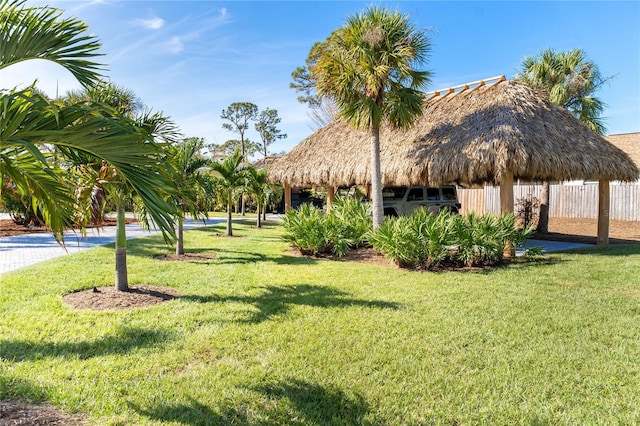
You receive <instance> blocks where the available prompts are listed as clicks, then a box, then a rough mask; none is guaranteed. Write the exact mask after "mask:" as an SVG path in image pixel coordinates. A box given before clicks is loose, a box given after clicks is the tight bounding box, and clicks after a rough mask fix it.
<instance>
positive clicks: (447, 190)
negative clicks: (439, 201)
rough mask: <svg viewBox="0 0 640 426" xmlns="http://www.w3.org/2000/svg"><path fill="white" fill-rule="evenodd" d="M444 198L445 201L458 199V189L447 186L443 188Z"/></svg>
mask: <svg viewBox="0 0 640 426" xmlns="http://www.w3.org/2000/svg"><path fill="white" fill-rule="evenodd" d="M442 198H443V199H445V200H455V199H456V189H455V188H453V187H451V186H445V187H443V188H442Z"/></svg>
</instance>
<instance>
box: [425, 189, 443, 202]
mask: <svg viewBox="0 0 640 426" xmlns="http://www.w3.org/2000/svg"><path fill="white" fill-rule="evenodd" d="M439 199H440V189H438V188H427V200H429V201H438V200H439Z"/></svg>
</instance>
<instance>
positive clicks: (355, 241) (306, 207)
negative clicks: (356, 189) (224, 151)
mask: <svg viewBox="0 0 640 426" xmlns="http://www.w3.org/2000/svg"><path fill="white" fill-rule="evenodd" d="M283 225H284V228H285V230H286V234H285V235H284V239H285V240H286V241H287V242H289V243H291V244H292V245H293V246H295V247H297V248H298V249H299V250H300V252H301V253H303V254H306V255H312V256H317V255H319V254H335V255H338V256H344V254H345V253H346V252H347V251H348V250H350V249H352V248H357V247H360V246H362V245H363V244H364V243H365V242H366V234H367V233H368V231H369V230H370V229H371V226H372V221H371V218H370V217H369V215H368V212H367V208H366V206H365V205H364V204H363V203H362V202H361V201H360V200H358V199H354V198H348V197H344V198H337V199H336V201H335V203H334V204H333V205H332V208H331V213H330V214H326V213H324V212H323V211H322V210H320V209H319V208H317V207H315V206H313V205H312V204H308V203H305V204H302V205H301V206H300V207H299V208H298V209H296V210H291V211H288V212H287V214H286V215H285V217H284V221H283Z"/></svg>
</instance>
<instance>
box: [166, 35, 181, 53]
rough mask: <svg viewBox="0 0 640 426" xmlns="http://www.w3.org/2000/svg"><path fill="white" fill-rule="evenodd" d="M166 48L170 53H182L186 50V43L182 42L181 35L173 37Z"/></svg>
mask: <svg viewBox="0 0 640 426" xmlns="http://www.w3.org/2000/svg"><path fill="white" fill-rule="evenodd" d="M165 48H166V50H167V51H169V52H170V53H180V52H182V51H183V50H184V43H182V40H181V39H180V37H171V40H169V41H168V42H167V44H166V46H165Z"/></svg>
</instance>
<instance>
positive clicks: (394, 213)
mask: <svg viewBox="0 0 640 426" xmlns="http://www.w3.org/2000/svg"><path fill="white" fill-rule="evenodd" d="M384 215H385V216H387V217H398V212H397V211H396V209H394V208H393V207H387V208H386V209H384Z"/></svg>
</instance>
